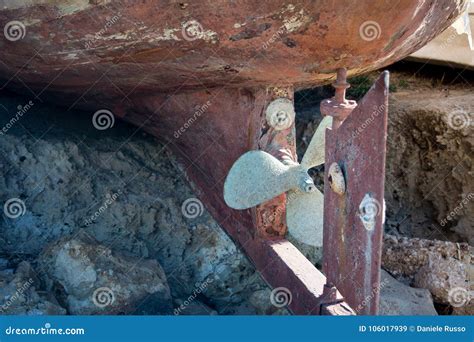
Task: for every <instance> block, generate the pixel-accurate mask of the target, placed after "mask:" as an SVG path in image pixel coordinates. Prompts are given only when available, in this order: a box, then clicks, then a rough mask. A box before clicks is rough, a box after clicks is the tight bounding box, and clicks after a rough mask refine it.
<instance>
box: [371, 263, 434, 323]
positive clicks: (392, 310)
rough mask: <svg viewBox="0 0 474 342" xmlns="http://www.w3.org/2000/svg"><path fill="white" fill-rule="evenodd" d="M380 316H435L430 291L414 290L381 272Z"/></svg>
mask: <svg viewBox="0 0 474 342" xmlns="http://www.w3.org/2000/svg"><path fill="white" fill-rule="evenodd" d="M379 314H380V315H389V316H398V315H404V316H405V315H406V316H410V315H437V314H438V313H437V312H436V310H435V308H434V305H433V298H432V297H431V294H430V291H428V290H425V289H415V288H413V287H410V286H407V285H405V284H403V283H402V282H399V281H398V280H396V279H395V278H393V277H392V276H391V275H390V274H389V273H388V272H386V271H385V270H382V274H381V280H380V310H379Z"/></svg>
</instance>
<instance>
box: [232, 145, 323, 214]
mask: <svg viewBox="0 0 474 342" xmlns="http://www.w3.org/2000/svg"><path fill="white" fill-rule="evenodd" d="M294 170H295V167H290V166H287V165H285V164H283V163H282V162H280V161H279V160H278V159H276V158H275V157H273V156H272V155H270V154H268V153H266V152H264V151H249V152H247V153H245V154H243V155H242V156H241V157H240V158H239V159H237V161H236V162H235V163H234V165H233V166H232V168H231V169H230V171H229V174H228V175H227V179H226V180H225V183H224V200H225V202H226V203H227V205H228V206H229V207H231V208H233V209H248V208H251V207H254V206H256V205H258V204H261V203H263V202H266V201H268V200H270V199H272V198H273V197H275V196H278V195H280V194H282V193H284V192H286V191H288V190H289V189H291V188H293V187H295V186H298V185H297V184H295V180H296V177H295V171H294ZM313 186H314V185H313Z"/></svg>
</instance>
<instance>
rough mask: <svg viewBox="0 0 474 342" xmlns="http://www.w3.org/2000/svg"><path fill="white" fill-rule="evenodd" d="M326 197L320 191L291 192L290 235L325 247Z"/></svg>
mask: <svg viewBox="0 0 474 342" xmlns="http://www.w3.org/2000/svg"><path fill="white" fill-rule="evenodd" d="M323 209H324V196H323V194H322V193H321V192H319V191H318V190H316V191H314V192H309V193H306V192H302V191H300V190H291V191H289V192H288V194H287V203H286V224H287V226H288V234H290V235H291V236H292V237H294V238H295V239H296V240H298V241H300V242H302V243H304V244H307V245H310V246H316V247H321V246H322V245H323V212H324V210H323Z"/></svg>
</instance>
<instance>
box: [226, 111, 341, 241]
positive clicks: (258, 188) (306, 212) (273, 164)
mask: <svg viewBox="0 0 474 342" xmlns="http://www.w3.org/2000/svg"><path fill="white" fill-rule="evenodd" d="M331 125H332V117H331V116H326V117H324V118H323V120H322V121H321V123H320V124H319V126H318V128H317V129H316V132H315V133H314V135H313V138H312V139H311V142H310V143H309V146H308V148H307V150H306V153H305V154H304V156H303V159H302V160H301V164H298V163H295V162H289V163H288V162H285V163H283V162H281V161H280V160H278V159H277V158H275V157H274V156H272V155H271V154H269V153H267V152H264V151H249V152H247V153H245V154H243V155H242V156H240V158H239V159H237V161H236V162H235V163H234V165H233V166H232V168H231V169H230V171H229V174H228V175H227V178H226V180H225V183H224V200H225V202H226V203H227V205H228V206H229V207H231V208H233V209H239V210H244V209H248V208H252V207H255V206H257V205H259V204H262V203H264V202H266V201H268V200H271V199H272V198H274V197H276V196H279V195H280V194H282V193H286V198H287V205H286V221H287V226H288V233H289V234H290V235H292V236H293V237H294V238H296V239H297V240H299V241H301V242H303V243H305V244H308V245H311V246H318V247H320V246H322V244H323V208H324V196H323V194H322V193H321V192H319V191H318V189H316V186H315V185H314V182H313V180H312V178H311V177H310V176H309V174H308V170H309V169H311V168H313V167H315V166H318V165H321V164H323V163H324V145H325V144H324V140H325V134H326V129H327V128H328V127H330V126H331Z"/></svg>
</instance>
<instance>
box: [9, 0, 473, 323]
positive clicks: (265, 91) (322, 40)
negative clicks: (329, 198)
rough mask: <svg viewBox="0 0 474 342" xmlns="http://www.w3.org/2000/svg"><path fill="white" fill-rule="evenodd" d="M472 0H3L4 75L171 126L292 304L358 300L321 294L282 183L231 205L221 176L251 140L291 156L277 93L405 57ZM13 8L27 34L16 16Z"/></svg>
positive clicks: (164, 129)
mask: <svg viewBox="0 0 474 342" xmlns="http://www.w3.org/2000/svg"><path fill="white" fill-rule="evenodd" d="M466 3H467V1H465V0H462V1H452V0H436V1H424V0H417V1H413V0H396V1H377V2H374V1H371V0H361V1H357V2H356V1H335V0H322V1H312V0H295V1H292V2H291V4H289V3H288V2H287V1H284V0H272V1H259V2H258V1H257V2H256V1H254V0H239V1H225V0H216V1H212V2H210V1H192V2H191V1H189V2H186V1H169V0H155V1H142V2H137V1H131V0H96V1H89V0H69V1H64V2H61V1H48V0H12V1H0V5H1V6H0V8H1V9H0V23H2V25H3V26H4V35H3V36H2V37H1V38H0V79H1V80H2V81H3V82H1V84H2V86H1V88H2V89H3V88H5V87H9V88H11V89H16V90H18V91H22V92H25V89H27V91H28V92H32V95H33V96H34V97H35V98H40V99H41V97H42V96H43V94H48V95H49V99H57V100H58V103H61V104H63V105H67V106H68V107H69V108H75V107H81V108H92V109H93V110H94V111H95V110H97V109H101V108H108V109H110V110H111V111H112V112H113V114H114V115H115V116H117V117H120V118H123V119H124V120H127V121H129V122H131V123H133V124H135V125H136V126H137V127H139V128H142V129H144V130H146V131H148V132H150V133H151V134H153V135H155V136H157V137H160V138H161V139H163V140H165V141H166V142H167V147H169V148H170V149H171V150H172V151H173V152H174V153H175V154H176V155H177V156H178V157H179V158H180V161H181V165H182V167H183V169H184V170H185V171H186V175H187V177H188V178H189V179H190V180H191V182H192V184H193V185H194V187H195V190H196V191H197V194H198V196H199V197H200V198H201V199H202V200H203V202H204V203H205V204H206V207H207V208H208V209H209V211H210V212H211V214H212V215H213V216H214V217H215V218H216V220H217V221H218V222H219V223H220V225H221V226H222V227H224V228H225V229H226V231H227V232H228V233H229V235H230V236H231V237H232V238H233V239H234V240H235V241H236V242H237V243H238V244H239V245H240V246H241V247H242V248H244V250H245V251H246V253H247V254H248V255H249V257H250V258H251V259H252V261H253V262H254V263H255V265H256V266H257V268H258V269H259V271H260V272H261V273H262V274H263V275H264V276H265V278H266V279H267V281H268V282H269V283H270V284H271V285H272V286H273V287H279V286H287V287H288V288H289V289H290V291H293V298H294V299H293V302H292V303H291V304H290V308H291V309H292V310H293V312H295V313H298V314H314V313H318V312H325V313H336V312H342V313H352V311H351V309H350V308H348V306H347V304H344V303H339V302H337V301H340V300H341V297H340V295H338V297H337V298H336V302H331V301H327V300H324V301H323V300H322V298H321V297H322V293H323V290H324V284H326V280H325V278H324V277H323V276H322V275H321V274H320V273H319V272H318V271H317V270H316V268H314V266H312V265H311V264H310V263H309V261H307V260H306V259H305V258H304V257H303V255H302V254H301V253H299V252H298V251H297V250H296V249H295V248H294V247H293V246H292V245H291V244H289V243H288V242H287V241H285V240H278V239H280V237H281V236H283V235H284V234H285V232H286V224H285V217H284V213H285V209H286V208H285V195H281V196H280V197H278V198H276V199H275V200H274V201H272V202H269V203H266V204H265V205H264V206H263V207H261V208H257V209H253V210H246V211H243V212H239V211H235V210H232V209H230V208H229V207H227V206H226V205H225V203H224V200H223V197H222V193H223V183H224V179H225V177H226V175H227V173H228V171H229V169H230V167H231V166H232V164H233V163H234V162H235V160H236V159H237V158H238V157H239V156H241V155H242V154H243V153H245V152H247V151H248V150H251V149H263V150H265V151H267V152H269V153H271V154H272V155H274V156H275V157H277V158H279V159H280V160H283V159H284V158H289V159H292V160H296V158H295V155H294V131H293V127H291V128H289V129H288V130H282V131H278V133H277V132H274V131H272V128H269V127H266V126H265V123H264V122H265V121H264V120H265V108H266V106H267V104H268V103H269V102H270V101H271V100H273V99H275V98H277V97H282V94H284V93H286V94H287V95H288V94H290V95H289V96H290V98H291V96H292V90H288V89H293V88H294V87H309V86H315V85H320V84H324V83H327V82H329V81H331V80H334V78H335V74H334V72H335V70H336V69H338V68H341V67H346V68H348V73H349V75H354V74H359V73H363V72H365V71H369V70H373V69H376V68H380V67H381V66H384V65H387V64H390V63H392V62H394V61H396V60H399V59H401V58H403V57H405V56H406V55H408V54H410V53H411V52H413V51H415V50H417V49H418V48H419V47H421V46H423V45H424V44H425V43H426V42H428V41H429V40H430V39H432V38H433V37H434V36H435V35H436V34H437V33H439V32H441V31H442V30H443V29H444V28H446V27H447V26H448V25H449V24H450V23H451V22H452V21H453V20H454V19H455V17H456V16H457V15H458V14H459V13H460V11H462V9H463V8H462V7H463V6H464V5H465V4H466ZM387 14H390V15H389V18H390V19H389V20H387V17H388V15H387ZM17 22H20V23H21V25H20V26H18V27H19V29H20V31H19V35H17V34H16V33H15V31H14V30H7V29H8V28H9V27H7V26H8V25H12V23H17ZM5 32H7V33H5ZM272 85H277V86H275V87H273V88H272V90H270V89H271V88H269V86H272ZM283 97H288V96H284V95H283ZM347 120H350V118H349V119H347ZM328 136H330V135H328ZM359 138H361V137H359ZM332 139H336V137H332ZM369 142H372V140H369V139H367V143H369ZM361 144H362V143H361ZM364 146H365V145H364ZM326 158H328V157H326ZM329 160H330V161H331V160H332V159H329ZM355 163H356V162H355ZM356 170H358V169H356ZM360 170H361V172H362V169H360ZM374 174H375V171H374ZM326 184H327V182H326ZM369 184H372V183H371V182H370V181H369ZM379 185H380V184H379ZM350 190H351V185H350V182H349V183H348V185H347V191H350ZM326 191H328V190H326ZM377 194H378V193H377ZM360 200H361V199H359V198H357V199H356V200H355V201H360ZM358 205H359V202H357V206H358ZM374 231H376V232H377V228H375V230H374ZM377 234H378V233H377ZM377 234H375V235H377ZM377 236H378V235H377ZM263 237H264V238H265V239H263ZM375 238H376V237H375ZM337 247H338V248H341V246H337ZM346 247H347V246H346ZM348 247H349V248H350V247H351V246H348ZM369 250H370V249H369ZM343 252H344V251H343ZM341 255H342V257H344V256H345V255H346V254H344V253H343V254H341ZM376 258H377V256H373V261H374V262H375V264H376V263H377V260H376ZM329 274H331V272H329ZM333 274H338V273H337V272H335V273H333ZM334 283H335V284H336V286H339V285H338V282H336V281H334ZM342 285H343V286H347V284H346V283H344V284H342ZM371 310H372V308H371Z"/></svg>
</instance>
